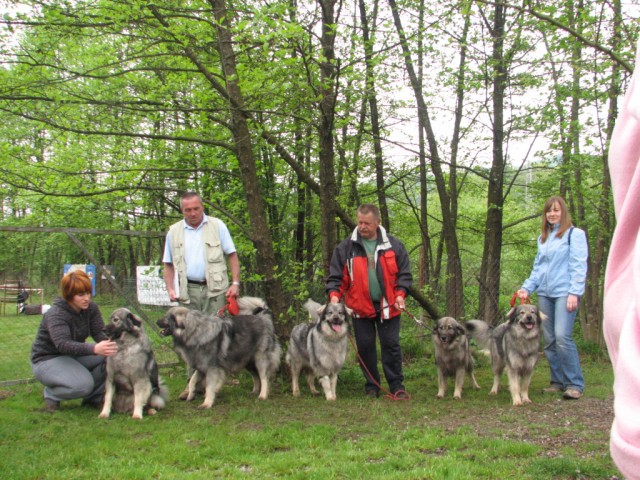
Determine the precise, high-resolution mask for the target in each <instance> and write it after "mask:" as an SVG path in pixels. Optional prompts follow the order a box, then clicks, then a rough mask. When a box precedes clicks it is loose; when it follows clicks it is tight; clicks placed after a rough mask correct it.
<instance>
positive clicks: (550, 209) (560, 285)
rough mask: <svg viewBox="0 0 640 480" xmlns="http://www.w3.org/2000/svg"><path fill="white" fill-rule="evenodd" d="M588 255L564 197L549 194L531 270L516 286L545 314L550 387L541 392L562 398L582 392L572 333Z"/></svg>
mask: <svg viewBox="0 0 640 480" xmlns="http://www.w3.org/2000/svg"><path fill="white" fill-rule="evenodd" d="M588 257H589V249H588V246H587V236H586V235H585V233H584V231H583V230H580V229H579V228H575V227H574V226H573V225H572V224H571V215H570V214H569V211H568V210H567V204H566V203H565V201H564V199H563V198H562V197H559V196H554V197H551V198H549V200H547V201H546V203H545V204H544V211H543V214H542V229H541V234H540V237H539V238H538V254H537V255H536V259H535V261H534V263H533V270H532V271H531V275H530V276H529V278H528V279H527V280H526V281H525V282H524V283H523V285H522V288H521V289H520V290H518V296H519V297H520V298H521V299H524V300H526V299H528V298H529V295H530V294H531V293H533V292H537V293H538V309H539V310H540V312H541V313H542V314H544V315H546V317H547V318H545V319H544V320H543V321H542V328H543V332H544V339H545V346H544V353H545V355H546V357H547V360H548V361H549V368H550V369H551V385H550V386H549V387H548V388H545V389H544V391H545V392H564V393H563V397H564V398H566V399H574V400H577V399H578V398H580V397H581V396H582V392H583V391H584V377H583V375H582V369H581V368H580V357H579V356H578V349H577V348H576V344H575V343H574V341H573V337H572V333H573V324H574V322H575V319H576V314H577V312H578V304H579V303H580V297H582V295H583V294H584V287H585V282H586V278H587V258H588Z"/></svg>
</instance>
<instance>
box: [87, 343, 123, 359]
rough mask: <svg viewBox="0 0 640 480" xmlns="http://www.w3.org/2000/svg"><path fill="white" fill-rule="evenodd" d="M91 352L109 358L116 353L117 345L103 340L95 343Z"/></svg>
mask: <svg viewBox="0 0 640 480" xmlns="http://www.w3.org/2000/svg"><path fill="white" fill-rule="evenodd" d="M93 351H94V353H95V354H96V355H102V356H103V357H111V356H113V355H115V354H116V353H117V352H118V345H116V342H113V341H111V340H103V341H101V342H100V343H96V346H95V347H94V349H93Z"/></svg>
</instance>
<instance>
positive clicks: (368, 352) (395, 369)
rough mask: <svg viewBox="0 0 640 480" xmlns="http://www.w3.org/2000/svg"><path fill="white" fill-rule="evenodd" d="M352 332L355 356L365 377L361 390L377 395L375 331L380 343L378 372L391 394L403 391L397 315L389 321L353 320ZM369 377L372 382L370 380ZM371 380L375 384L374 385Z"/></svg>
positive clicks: (378, 380) (398, 317)
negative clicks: (382, 376) (358, 358)
mask: <svg viewBox="0 0 640 480" xmlns="http://www.w3.org/2000/svg"><path fill="white" fill-rule="evenodd" d="M353 330H354V333H355V337H356V345H357V347H358V354H359V355H360V358H361V359H362V362H363V363H364V366H365V367H366V370H368V371H369V373H370V374H371V376H369V373H367V371H366V370H365V368H364V367H363V366H362V364H361V365H360V368H361V369H362V373H364V376H365V379H366V381H365V384H364V388H365V390H374V391H378V390H379V387H378V385H380V373H379V371H378V353H377V350H376V331H377V333H378V338H379V339H380V353H381V356H382V370H383V371H384V377H385V378H386V380H387V383H388V384H389V390H390V391H391V393H396V392H397V391H398V390H404V389H405V388H404V385H403V384H402V382H403V381H404V376H403V375H402V350H401V349H400V315H398V316H397V317H394V318H391V319H389V320H384V321H380V318H379V317H378V318H354V319H353ZM371 377H373V379H372V378H371ZM374 380H375V382H374Z"/></svg>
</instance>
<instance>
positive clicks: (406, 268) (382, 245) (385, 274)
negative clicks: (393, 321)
mask: <svg viewBox="0 0 640 480" xmlns="http://www.w3.org/2000/svg"><path fill="white" fill-rule="evenodd" d="M374 258H375V264H376V275H377V276H378V282H380V286H381V287H382V292H383V298H381V299H380V307H379V308H380V312H379V313H380V318H381V319H383V320H386V319H389V318H394V317H397V316H398V315H400V313H401V312H400V310H398V309H397V308H396V307H395V306H394V304H395V301H396V297H397V296H398V295H400V296H402V297H406V296H407V290H408V289H409V287H410V286H411V283H412V281H413V278H412V276H411V267H410V265H409V254H408V253H407V250H406V248H405V247H404V245H403V244H402V242H401V241H400V240H398V239H397V238H395V237H393V236H391V235H388V234H387V232H386V230H385V229H384V228H383V227H381V226H380V227H378V245H377V247H376V251H375V257H374ZM326 290H327V294H328V295H329V297H330V298H331V297H338V298H339V299H342V298H344V303H345V305H346V306H347V307H349V308H351V309H352V310H353V312H354V316H355V317H360V318H374V317H376V316H377V314H378V312H377V311H376V307H374V305H373V302H372V301H371V295H370V294H369V274H368V262H367V252H366V250H365V248H364V245H363V244H362V238H361V236H360V234H359V233H358V229H357V228H356V229H355V230H354V231H353V233H352V234H351V236H350V237H349V238H347V239H346V240H343V241H342V242H341V243H340V244H339V245H338V246H337V247H336V249H335V250H334V252H333V257H332V258H331V264H330V266H329V278H328V279H327V285H326Z"/></svg>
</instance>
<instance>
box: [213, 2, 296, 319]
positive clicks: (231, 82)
mask: <svg viewBox="0 0 640 480" xmlns="http://www.w3.org/2000/svg"><path fill="white" fill-rule="evenodd" d="M209 3H210V4H211V7H212V11H213V14H214V16H215V18H216V20H217V23H216V34H217V37H218V44H217V47H218V51H219V53H220V62H221V64H222V71H223V73H224V77H225V81H226V88H227V94H228V95H229V98H230V99H231V100H232V101H231V102H229V109H230V114H231V130H232V133H233V138H234V141H235V147H236V148H235V150H236V156H237V159H238V164H239V166H240V172H241V176H242V183H243V186H244V189H245V195H246V199H247V206H248V209H249V217H250V219H251V226H252V235H251V239H252V241H253V244H254V245H255V247H256V250H257V255H258V258H259V261H258V262H257V264H256V265H257V269H258V272H259V273H260V274H261V275H262V276H263V278H264V283H265V298H266V300H267V304H268V305H269V307H270V308H271V309H272V310H273V312H274V314H275V316H276V318H279V317H280V315H283V314H285V312H286V311H287V305H286V301H285V297H284V292H283V291H282V285H281V283H280V280H279V279H278V278H277V277H276V275H275V272H276V269H277V263H276V259H275V254H274V251H273V240H272V237H271V231H270V229H269V224H268V222H267V217H266V210H265V206H264V203H263V201H262V195H261V194H260V188H259V181H258V175H257V172H256V164H255V160H254V156H253V149H252V145H251V134H250V132H249V126H248V124H247V119H246V117H245V116H244V114H243V107H244V99H243V97H242V92H241V91H240V86H239V84H238V80H237V78H238V73H237V71H236V58H235V52H234V51H233V43H232V38H231V33H230V31H229V17H228V15H227V10H226V3H225V0H210V1H209Z"/></svg>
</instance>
